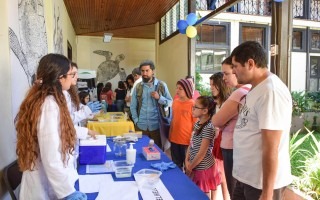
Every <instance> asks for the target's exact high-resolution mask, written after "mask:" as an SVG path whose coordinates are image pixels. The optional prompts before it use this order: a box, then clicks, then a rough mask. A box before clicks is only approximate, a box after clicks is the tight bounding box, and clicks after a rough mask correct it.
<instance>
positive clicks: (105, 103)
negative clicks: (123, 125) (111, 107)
mask: <svg viewBox="0 0 320 200" xmlns="http://www.w3.org/2000/svg"><path fill="white" fill-rule="evenodd" d="M107 108H108V106H107V102H106V101H105V100H102V101H101V110H102V111H103V112H104V113H106V112H107Z"/></svg>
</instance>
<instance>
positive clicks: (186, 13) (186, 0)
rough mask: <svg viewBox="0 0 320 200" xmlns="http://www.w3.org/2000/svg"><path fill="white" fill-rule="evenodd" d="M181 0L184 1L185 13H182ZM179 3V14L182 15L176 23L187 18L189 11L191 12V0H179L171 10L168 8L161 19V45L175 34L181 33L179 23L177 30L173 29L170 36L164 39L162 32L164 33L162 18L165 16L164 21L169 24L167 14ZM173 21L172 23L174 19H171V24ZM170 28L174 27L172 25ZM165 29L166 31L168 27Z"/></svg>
mask: <svg viewBox="0 0 320 200" xmlns="http://www.w3.org/2000/svg"><path fill="white" fill-rule="evenodd" d="M181 2H183V3H184V13H183V14H181V6H180V4H181ZM185 3H186V4H185ZM177 4H179V7H180V10H179V16H180V18H179V19H177V21H176V22H175V23H178V21H179V20H181V19H185V18H186V17H187V15H188V13H189V4H190V0H179V1H177V3H176V4H174V6H172V7H171V8H170V10H168V12H166V13H165V14H164V15H163V16H162V17H161V19H160V20H159V44H160V45H161V44H162V43H164V42H166V41H167V40H169V39H171V38H172V37H174V36H176V35H178V34H179V29H178V27H177V25H176V30H175V31H172V32H171V33H170V34H169V35H168V36H165V37H164V38H163V39H162V34H161V33H162V18H163V17H165V19H164V23H165V24H167V21H166V15H167V14H168V13H170V14H171V12H172V9H173V8H174V7H176V5H177ZM171 23H172V21H170V24H171ZM165 27H166V25H165ZM170 28H172V27H170ZM164 31H165V32H166V31H167V29H166V28H165V30H164Z"/></svg>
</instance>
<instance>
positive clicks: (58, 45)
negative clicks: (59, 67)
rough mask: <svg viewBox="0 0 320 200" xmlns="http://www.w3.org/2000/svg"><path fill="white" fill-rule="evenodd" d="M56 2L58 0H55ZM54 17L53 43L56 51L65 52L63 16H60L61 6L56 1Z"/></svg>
mask: <svg viewBox="0 0 320 200" xmlns="http://www.w3.org/2000/svg"><path fill="white" fill-rule="evenodd" d="M54 2H56V1H54ZM53 13H54V14H53V18H54V30H53V44H54V52H56V53H59V54H63V34H62V28H61V27H62V26H61V21H62V20H61V16H60V7H59V6H57V5H56V3H54V10H53Z"/></svg>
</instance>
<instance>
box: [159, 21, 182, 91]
mask: <svg viewBox="0 0 320 200" xmlns="http://www.w3.org/2000/svg"><path fill="white" fill-rule="evenodd" d="M158 28H159V25H158V24H156V33H157V34H159V29H158ZM156 38H158V39H159V37H158V35H157V36H156ZM156 48H157V64H158V65H157V68H156V73H157V74H156V75H157V77H158V78H159V79H161V80H163V81H164V82H166V83H167V85H168V88H169V91H170V94H171V96H172V97H173V96H174V95H175V93H176V83H177V81H178V80H179V79H181V78H184V77H185V76H187V75H188V37H187V36H186V35H183V34H178V35H176V36H174V37H172V38H170V39H169V40H167V41H165V42H164V43H162V44H159V40H157V47H156Z"/></svg>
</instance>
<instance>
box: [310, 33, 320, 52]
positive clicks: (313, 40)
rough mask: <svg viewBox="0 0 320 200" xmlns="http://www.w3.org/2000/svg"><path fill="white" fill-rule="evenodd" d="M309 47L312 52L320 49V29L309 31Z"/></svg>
mask: <svg viewBox="0 0 320 200" xmlns="http://www.w3.org/2000/svg"><path fill="white" fill-rule="evenodd" d="M310 48H311V49H310V50H311V51H313V52H319V51H320V30H311V31H310Z"/></svg>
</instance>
